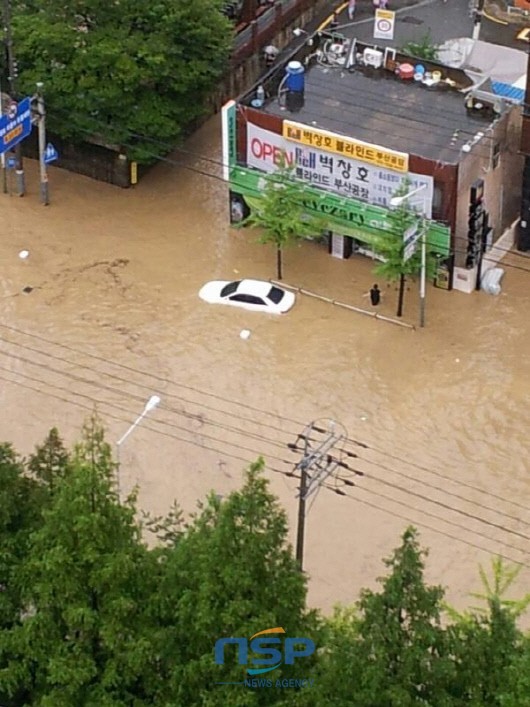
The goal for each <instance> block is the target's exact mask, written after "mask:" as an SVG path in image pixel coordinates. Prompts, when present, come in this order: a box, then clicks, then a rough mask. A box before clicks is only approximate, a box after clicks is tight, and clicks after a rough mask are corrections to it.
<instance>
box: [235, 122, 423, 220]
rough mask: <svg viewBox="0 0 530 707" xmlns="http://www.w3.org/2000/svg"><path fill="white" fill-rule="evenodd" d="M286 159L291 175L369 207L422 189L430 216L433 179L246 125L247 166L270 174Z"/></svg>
mask: <svg viewBox="0 0 530 707" xmlns="http://www.w3.org/2000/svg"><path fill="white" fill-rule="evenodd" d="M282 160H285V162H286V163H287V165H288V166H289V167H292V168H293V170H294V176H296V177H297V178H298V179H301V180H303V181H304V182H305V183H309V184H311V185H312V186H315V187H319V188H320V189H326V190H327V191H333V192H335V193H337V194H341V195H343V196H347V197H349V198H353V199H361V200H362V201H365V202H368V203H369V204H378V205H379V206H384V207H386V208H390V199H391V198H392V197H393V196H395V194H396V191H397V190H398V189H400V188H401V189H406V190H408V191H410V190H411V189H419V188H423V189H424V191H423V192H422V194H423V199H422V201H423V202H424V207H423V208H424V210H425V213H426V215H427V216H428V218H430V217H431V205H432V201H433V190H434V185H433V178H432V177H430V176H428V175H425V174H415V173H413V172H406V173H405V174H403V173H399V172H394V171H392V170H389V169H382V168H381V167H376V166H375V165H372V164H367V163H366V162H361V161H360V160H352V159H349V158H348V157H345V156H339V155H335V154H331V153H329V152H326V151H324V150H319V149H317V148H315V147H308V146H306V145H299V144H298V145H297V144H293V143H291V142H289V141H288V140H286V139H285V138H284V137H282V136H281V135H278V134H276V133H272V132H270V131H269V130H264V129H263V128H260V127H258V126H257V125H254V124H253V123H248V124H247V164H248V166H249V167H253V168H254V169H259V170H260V171H261V172H273V171H274V170H275V169H277V168H278V167H279V165H280V164H281V162H282Z"/></svg>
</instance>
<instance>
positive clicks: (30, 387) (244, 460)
mask: <svg viewBox="0 0 530 707" xmlns="http://www.w3.org/2000/svg"><path fill="white" fill-rule="evenodd" d="M2 370H6V371H7V372H8V373H10V374H11V375H19V376H22V377H25V378H27V379H29V380H34V381H36V382H40V383H42V381H40V380H39V379H34V378H32V377H31V376H27V375H25V374H20V373H15V374H13V372H12V371H11V370H9V369H2ZM0 379H1V380H4V381H5V382H9V383H12V384H14V385H17V386H20V387H23V388H26V389H29V390H33V391H34V392H37V393H40V394H42V395H46V396H49V397H53V398H57V399H59V400H61V401H62V402H65V403H67V404H73V405H76V406H78V407H81V408H84V409H87V410H90V411H93V409H94V407H93V406H87V405H83V404H82V403H78V402H76V401H72V400H68V399H66V398H64V397H62V396H58V395H56V394H54V393H50V392H48V391H43V390H42V389H40V388H35V387H34V386H29V385H27V384H24V383H21V382H20V381H13V380H11V379H9V378H5V377H2V376H0ZM45 385H50V386H51V387H58V386H54V385H53V384H47V383H45ZM67 392H69V391H67ZM74 394H76V395H77V393H74ZM83 397H88V396H83ZM100 402H101V401H100ZM104 404H106V405H108V404H107V403H104ZM114 407H117V406H114ZM125 412H129V411H125ZM106 414H107V415H108V416H109V417H111V418H114V419H118V420H120V421H122V422H125V423H128V422H129V420H126V419H124V418H122V417H119V416H117V415H115V414H112V413H106ZM144 429H147V430H150V431H153V432H156V433H157V434H161V435H163V436H165V437H169V438H171V439H175V440H177V441H180V442H184V443H188V444H192V445H194V446H197V447H200V448H203V449H206V450H208V451H212V452H215V453H217V454H221V455H224V456H227V457H231V458H233V459H237V460H238V461H242V462H244V463H246V464H248V463H251V460H248V459H247V458H245V457H241V456H239V455H234V454H232V453H228V452H225V451H223V450H220V449H217V448H214V447H211V446H209V445H206V444H201V443H200V442H196V441H193V440H187V439H183V438H181V437H178V436H176V435H174V434H169V433H166V432H163V431H161V430H158V429H156V428H154V427H152V426H151V425H148V424H147V425H145V426H144ZM267 468H269V469H270V470H271V471H273V472H274V473H279V474H282V475H284V476H285V477H293V476H294V474H293V472H286V471H282V470H280V469H276V468H274V467H270V466H268V465H267ZM338 480H339V481H341V482H342V483H344V485H347V486H351V485H352V482H351V481H349V480H347V479H342V478H340V477H339V478H338ZM324 485H325V484H324ZM359 489H361V490H364V491H366V492H367V493H371V494H373V495H375V496H378V497H380V498H384V499H386V500H389V501H392V502H394V503H397V504H399V505H402V506H405V507H406V508H408V509H410V508H411V507H410V506H408V505H407V504H405V503H404V502H402V501H398V500H397V499H395V498H393V497H390V496H386V495H385V494H381V493H377V492H374V491H373V490H371V489H366V488H364V487H359ZM332 490H334V491H335V492H336V493H339V492H340V495H348V494H346V493H345V492H343V491H342V490H340V489H334V488H332ZM355 500H359V501H360V502H363V503H366V502H365V501H362V500H360V499H356V498H355ZM380 510H383V511H385V509H380ZM414 510H420V512H421V513H424V514H425V515H428V516H430V517H432V518H435V519H436V520H439V521H441V522H444V523H447V524H449V525H453V526H454V527H457V528H460V529H461V530H464V531H466V532H469V533H474V534H476V535H479V536H481V537H485V538H486V539H488V540H493V541H494V542H497V543H499V544H502V545H505V546H506V547H510V548H511V549H514V550H517V551H519V552H522V550H519V548H517V547H514V546H512V545H509V544H508V543H505V542H502V541H499V540H497V539H494V538H490V537H489V536H486V535H484V534H482V533H480V532H479V531H475V530H472V529H470V528H467V527H465V526H461V525H459V524H457V523H455V522H454V521H449V520H448V519H444V518H442V517H439V516H436V515H435V514H432V513H430V512H428V511H424V510H421V509H414ZM386 512H389V511H386ZM393 515H396V514H395V513H393ZM423 525H424V524H423ZM431 529H432V530H434V531H435V532H439V533H442V534H445V533H443V532H442V531H439V530H436V529H435V528H431ZM457 539H458V540H460V541H461V542H464V543H465V544H468V545H471V546H473V547H479V546H477V545H474V544H473V543H469V542H468V541H466V540H464V539H463V538H461V537H459V538H457ZM480 549H481V550H484V548H480ZM507 559H511V558H507ZM512 561H515V560H512ZM518 564H523V563H520V562H518Z"/></svg>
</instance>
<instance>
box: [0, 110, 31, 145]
mask: <svg viewBox="0 0 530 707" xmlns="http://www.w3.org/2000/svg"><path fill="white" fill-rule="evenodd" d="M12 105H13V110H10V112H9V114H8V115H3V116H1V117H0V155H3V154H4V153H5V152H8V151H9V150H11V149H12V148H13V147H15V145H17V144H18V143H19V142H21V141H22V140H23V139H24V138H25V137H27V136H28V135H29V134H30V133H31V99H29V98H24V100H23V101H20V103H18V104H16V110H15V104H14V103H13V104H12Z"/></svg>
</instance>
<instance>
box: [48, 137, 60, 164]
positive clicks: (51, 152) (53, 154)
mask: <svg viewBox="0 0 530 707" xmlns="http://www.w3.org/2000/svg"><path fill="white" fill-rule="evenodd" d="M57 159H59V153H58V152H57V150H56V149H55V147H54V146H53V145H52V144H51V142H49V143H48V144H47V145H46V149H45V150H44V164H50V162H55V160H57Z"/></svg>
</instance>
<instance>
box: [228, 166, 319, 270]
mask: <svg viewBox="0 0 530 707" xmlns="http://www.w3.org/2000/svg"><path fill="white" fill-rule="evenodd" d="M303 201H304V195H303V185H302V184H301V183H300V182H297V181H296V179H295V178H294V176H293V169H292V168H291V167H288V166H287V165H286V164H285V162H284V163H282V164H280V165H279V167H278V169H277V170H276V171H275V172H273V173H272V174H269V175H267V179H266V183H265V188H264V190H263V196H262V197H261V198H260V200H259V202H257V201H256V206H255V208H253V209H252V213H251V214H250V216H248V217H247V218H246V219H244V220H243V221H242V222H241V226H252V227H257V228H261V229H262V231H263V233H262V235H261V236H260V238H259V240H260V243H272V244H273V245H274V246H276V276H277V278H278V280H281V279H282V278H283V250H284V248H286V247H287V246H289V245H292V244H293V243H296V242H297V241H299V240H301V239H303V238H312V237H314V236H316V235H318V234H319V232H320V231H321V230H322V228H323V223H322V222H321V221H320V220H319V219H317V218H314V217H310V216H308V215H307V213H306V207H305V206H304V203H303Z"/></svg>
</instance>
